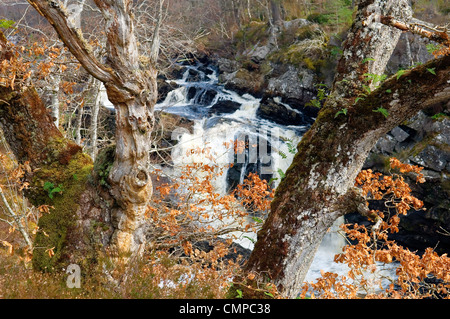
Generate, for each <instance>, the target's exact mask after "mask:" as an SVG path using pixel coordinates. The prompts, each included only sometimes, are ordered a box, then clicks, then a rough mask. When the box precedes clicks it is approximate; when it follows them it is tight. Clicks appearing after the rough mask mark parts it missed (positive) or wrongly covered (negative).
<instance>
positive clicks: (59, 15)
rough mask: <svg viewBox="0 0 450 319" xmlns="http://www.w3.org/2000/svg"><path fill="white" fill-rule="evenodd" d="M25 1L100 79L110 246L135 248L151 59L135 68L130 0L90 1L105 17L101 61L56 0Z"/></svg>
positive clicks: (146, 184)
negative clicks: (108, 162) (111, 130)
mask: <svg viewBox="0 0 450 319" xmlns="http://www.w3.org/2000/svg"><path fill="white" fill-rule="evenodd" d="M28 2H29V3H30V4H31V5H33V6H34V7H35V8H36V9H37V10H38V12H40V13H41V14H42V15H43V16H44V17H45V18H46V19H47V20H48V21H49V22H50V23H51V24H52V26H53V27H54V29H55V30H56V32H57V33H58V35H59V37H60V39H61V40H62V41H63V42H64V44H65V45H66V46H67V47H68V49H69V50H70V51H71V53H72V54H73V55H74V56H75V57H76V58H77V59H78V61H79V62H80V63H81V64H82V66H83V67H84V68H85V69H86V70H87V71H88V72H89V73H90V74H91V75H92V76H94V77H96V78H97V79H98V80H100V81H102V82H103V83H104V84H105V87H106V91H107V94H108V99H109V100H110V101H111V103H112V104H113V105H114V107H115V111H116V136H115V137H116V149H115V160H114V164H113V166H112V168H111V170H110V175H109V180H108V182H109V184H110V186H111V195H112V196H113V198H114V199H115V203H116V204H115V208H114V209H113V213H112V216H111V217H112V220H113V222H114V226H115V227H116V231H115V232H114V235H113V238H112V245H113V247H114V248H115V250H116V251H117V253H119V254H120V255H123V256H126V255H128V254H129V253H135V252H136V251H137V250H138V248H139V247H140V245H141V244H142V243H143V242H142V238H140V237H139V236H137V235H136V234H137V233H138V232H137V230H138V228H139V227H140V225H141V222H142V218H143V214H144V213H145V210H146V208H147V205H148V203H149V201H150V199H151V195H152V184H151V180H150V174H149V167H148V156H149V150H150V146H151V143H150V134H151V130H152V127H153V122H154V116H153V106H154V105H155V103H156V98H157V86H156V76H157V71H156V69H155V67H154V64H150V65H149V66H147V68H146V70H145V71H143V70H142V69H141V67H140V62H139V52H138V45H137V41H136V37H135V34H134V23H133V18H132V14H131V12H130V10H131V1H129V0H121V1H112V0H95V1H94V2H95V4H96V5H97V7H98V8H99V9H100V11H101V12H102V14H103V16H104V18H105V20H106V36H107V44H106V52H107V62H106V63H105V64H102V63H100V62H99V61H98V60H97V59H96V58H95V57H94V56H93V54H92V50H91V49H90V47H89V45H88V44H87V43H86V41H85V40H84V39H83V36H82V33H81V32H80V30H79V29H78V28H76V26H75V25H74V24H73V23H72V22H70V21H69V20H68V18H69V14H68V13H67V12H66V9H65V8H64V7H61V6H60V4H59V2H55V1H46V0H28ZM135 235H136V236H135Z"/></svg>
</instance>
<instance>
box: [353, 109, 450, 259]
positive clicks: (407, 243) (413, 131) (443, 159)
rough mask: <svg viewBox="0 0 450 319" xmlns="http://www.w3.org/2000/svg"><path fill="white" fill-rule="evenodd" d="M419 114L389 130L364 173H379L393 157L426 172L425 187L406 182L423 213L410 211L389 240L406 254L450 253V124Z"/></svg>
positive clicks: (355, 219) (358, 219)
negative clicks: (368, 170)
mask: <svg viewBox="0 0 450 319" xmlns="http://www.w3.org/2000/svg"><path fill="white" fill-rule="evenodd" d="M427 112H428V110H425V111H421V112H419V113H418V114H416V115H415V116H414V117H413V118H411V119H410V120H409V121H407V122H405V123H403V125H401V126H398V127H396V128H394V129H392V130H391V131H390V132H389V133H388V134H387V135H385V136H384V137H382V138H380V140H378V142H377V143H376V145H375V147H374V148H373V149H372V150H371V152H370V154H369V156H368V158H367V160H366V162H365V163H364V169H368V168H371V169H373V170H378V171H381V172H383V173H387V172H388V168H387V167H386V163H387V159H388V158H389V157H397V158H398V159H400V160H401V161H402V162H404V163H409V164H414V165H419V166H422V167H424V169H423V170H422V173H423V174H424V176H425V179H426V182H425V183H423V184H417V183H416V182H415V179H414V177H411V178H410V177H407V182H408V184H409V185H410V187H411V189H412V191H413V195H414V196H416V197H417V198H418V199H420V200H422V201H423V202H424V207H425V208H426V210H420V211H414V210H411V211H410V212H409V213H408V214H407V215H406V216H401V217H400V224H399V232H398V233H395V234H391V235H390V239H392V240H395V241H397V242H398V243H399V244H400V245H402V246H404V247H408V248H409V249H410V250H413V251H414V250H417V251H419V252H423V251H424V250H425V249H426V248H427V247H432V248H435V250H436V252H438V253H439V254H443V253H450V236H448V233H447V235H446V232H449V231H450V174H449V172H450V147H449V139H450V137H449V136H450V120H449V118H448V116H446V115H442V116H438V117H437V118H436V117H435V118H433V117H432V116H428V115H427V114H426V113H427ZM370 205H371V209H380V210H383V209H385V206H384V203H383V202H381V201H372V202H371V203H370ZM346 219H347V221H348V222H358V223H360V224H361V223H369V222H368V221H367V219H366V218H365V217H360V216H358V214H349V215H348V216H346Z"/></svg>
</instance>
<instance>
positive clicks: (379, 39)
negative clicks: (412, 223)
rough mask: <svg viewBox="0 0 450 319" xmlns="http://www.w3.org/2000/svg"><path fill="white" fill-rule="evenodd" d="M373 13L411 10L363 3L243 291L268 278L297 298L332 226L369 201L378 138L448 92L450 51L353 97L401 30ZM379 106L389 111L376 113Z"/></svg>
mask: <svg viewBox="0 0 450 319" xmlns="http://www.w3.org/2000/svg"><path fill="white" fill-rule="evenodd" d="M400 13H401V15H400ZM374 14H376V15H384V16H394V17H400V16H401V17H402V18H403V19H409V18H410V17H411V14H412V12H411V8H410V6H409V4H408V2H407V1H381V0H372V1H359V7H358V14H357V16H356V19H355V21H354V23H353V25H352V28H351V30H350V33H349V34H348V37H347V40H346V42H345V43H344V52H343V56H342V58H341V60H340V62H339V64H338V66H337V75H336V78H335V82H334V86H333V88H332V92H331V94H330V96H329V97H328V99H327V101H326V103H325V105H324V107H323V108H322V110H321V111H320V113H319V115H318V117H317V119H316V121H315V123H314V125H313V126H312V127H311V128H310V130H309V131H308V132H307V133H306V134H305V135H304V136H303V138H302V140H301V142H300V143H299V144H298V147H297V148H298V153H297V154H296V156H295V157H294V159H293V163H292V165H291V166H290V167H289V169H288V170H287V172H286V177H285V178H284V179H283V180H282V182H281V183H280V185H279V187H278V188H277V191H276V195H275V198H274V200H273V202H272V206H271V212H270V214H269V216H268V219H267V220H266V222H265V223H264V226H263V228H262V230H261V231H260V232H258V239H257V242H256V245H255V248H254V250H253V252H252V254H251V256H250V259H249V261H248V263H247V265H246V268H245V273H246V274H247V275H248V274H250V273H251V274H252V276H244V277H243V278H244V280H246V281H247V282H246V284H244V285H242V286H241V287H240V288H242V289H243V290H244V297H245V293H247V297H252V296H254V290H252V289H246V285H257V282H258V281H264V280H266V279H267V278H269V279H270V280H271V281H272V282H273V283H275V284H276V286H277V287H278V290H279V291H280V293H281V294H282V295H284V296H286V297H290V298H295V297H296V296H297V295H298V294H299V293H300V290H301V286H302V284H303V280H304V278H305V276H306V273H307V271H308V269H309V267H310V265H311V263H312V261H313V258H314V255H315V253H316V251H317V249H318V247H319V245H320V243H321V241H322V239H323V237H324V235H325V233H326V232H327V230H328V228H329V227H330V226H331V225H332V224H333V222H334V221H335V220H336V219H337V218H338V217H340V216H342V215H344V214H345V213H348V212H352V211H356V210H357V209H358V206H359V205H360V204H361V203H362V202H364V198H362V196H361V195H360V193H359V192H358V191H357V190H356V189H354V188H353V185H354V180H355V178H356V176H357V174H358V173H359V172H360V170H361V168H362V165H363V163H364V161H365V159H366V157H367V155H368V153H369V151H370V150H371V149H372V147H373V146H374V145H375V143H376V141H377V140H378V139H379V138H380V137H382V136H383V135H384V134H386V133H387V132H389V131H390V130H391V129H392V128H394V127H395V126H397V125H399V124H400V123H401V122H403V121H404V120H406V119H408V118H410V117H412V116H413V115H414V114H416V112H418V111H419V110H420V109H423V108H425V107H427V105H429V104H430V103H434V102H437V101H439V100H445V99H449V98H450V87H449V81H450V56H446V57H443V58H441V59H438V60H434V61H432V62H430V63H428V64H427V65H424V66H420V67H417V68H415V69H413V70H411V71H408V72H407V73H405V74H404V75H403V76H401V77H400V78H397V77H395V76H394V77H392V78H390V79H388V80H387V81H385V82H384V83H383V84H382V85H381V86H380V87H379V88H378V89H376V90H374V91H373V92H372V93H371V94H369V95H368V96H365V97H364V99H358V101H357V102H355V101H356V98H357V97H358V96H359V97H363V96H362V95H361V94H362V93H363V91H362V83H365V82H364V81H365V74H367V73H372V74H378V75H380V74H383V72H384V68H385V65H386V63H387V61H388V59H389V57H390V55H391V53H392V51H393V49H394V48H395V46H396V43H397V40H398V38H399V36H400V31H399V30H397V29H394V28H391V27H388V26H385V25H382V24H381V23H378V22H377V21H370V19H371V18H373V17H374V16H375V15H374ZM367 58H371V59H367ZM427 69H433V70H435V73H436V74H435V75H434V74H433V73H431V72H429V71H428V70H427ZM372 88H373V89H374V88H375V85H374V83H372ZM380 107H382V108H384V109H385V110H386V111H387V112H388V114H389V115H388V116H387V117H385V116H384V115H383V114H382V113H380V112H376V111H377V110H378V111H379V108H380ZM344 109H345V112H340V111H342V110H344ZM253 275H254V276H253ZM245 278H255V279H253V280H248V279H245ZM257 296H258V295H257ZM258 297H260V296H258Z"/></svg>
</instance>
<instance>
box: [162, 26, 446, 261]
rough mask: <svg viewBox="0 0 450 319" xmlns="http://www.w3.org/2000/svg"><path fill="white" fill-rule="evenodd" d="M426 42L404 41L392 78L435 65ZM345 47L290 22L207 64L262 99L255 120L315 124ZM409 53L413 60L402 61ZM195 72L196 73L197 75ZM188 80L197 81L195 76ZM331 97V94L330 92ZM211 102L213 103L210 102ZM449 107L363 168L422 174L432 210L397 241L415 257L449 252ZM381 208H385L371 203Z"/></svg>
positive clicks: (384, 144) (250, 31)
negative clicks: (399, 166)
mask: <svg viewBox="0 0 450 319" xmlns="http://www.w3.org/2000/svg"><path fill="white" fill-rule="evenodd" d="M425 44H426V41H424V40H422V39H420V38H419V37H417V36H413V35H403V36H402V37H401V39H400V41H399V43H398V46H397V49H396V51H395V52H394V54H393V56H392V58H391V61H390V62H389V65H388V69H387V72H388V73H390V74H392V73H395V72H396V71H397V70H399V69H401V68H403V69H405V68H408V67H411V66H412V65H414V64H417V63H424V62H426V61H427V60H429V59H431V58H432V55H430V54H429V53H428V52H427V50H426V48H425ZM339 46H340V43H339V41H338V40H337V39H334V38H333V39H329V38H328V37H327V35H325V33H324V32H323V31H322V30H321V29H320V26H319V25H317V24H315V23H312V22H310V21H307V20H304V19H296V20H293V21H289V22H285V23H284V24H283V25H282V26H279V27H278V28H277V29H276V30H270V29H269V28H268V26H267V24H264V23H261V22H252V23H250V24H249V25H248V26H246V27H245V28H243V30H241V31H239V32H238V34H237V35H236V44H235V49H236V50H235V55H234V56H227V57H223V56H217V55H214V54H212V55H211V56H208V57H206V56H205V57H202V58H201V59H202V62H203V63H205V64H207V65H208V64H209V65H214V67H215V68H217V69H218V72H219V83H220V84H222V85H224V86H225V88H227V89H229V90H233V91H235V92H237V93H239V94H241V95H242V94H246V93H249V94H251V95H253V96H255V97H258V98H261V101H260V105H259V107H258V110H257V115H258V116H259V117H260V118H263V119H267V120H270V121H272V122H275V123H277V124H281V125H293V124H297V125H299V124H302V125H311V124H312V123H313V122H314V118H315V117H316V116H317V114H318V112H319V108H317V107H314V106H312V103H311V100H314V99H316V103H314V104H315V105H316V106H317V105H320V101H319V99H317V93H318V88H319V85H321V86H320V88H323V87H326V86H328V87H329V86H331V84H332V80H333V77H334V67H335V65H336V61H337V59H338V57H339V50H340V48H339ZM404 52H406V53H407V54H403V53H404ZM180 72H181V69H180V68H179V67H176V68H174V70H173V73H172V74H171V75H169V76H168V77H166V78H165V79H164V81H163V82H164V84H163V85H161V86H160V94H161V99H162V98H164V97H165V96H166V95H167V92H168V91H170V90H171V89H173V88H174V87H176V83H174V82H170V81H167V79H169V80H170V79H171V78H172V79H173V78H177V77H179V76H180ZM191 73H192V74H191ZM191 73H189V75H188V79H187V80H189V78H191V79H192V81H195V80H196V77H197V76H198V75H197V74H195V72H191ZM325 91H326V89H325ZM209 98H211V100H212V99H213V98H214V97H213V96H210V97H209ZM228 102H230V101H222V102H220V103H218V104H217V105H215V106H214V107H212V108H211V110H210V112H212V113H227V112H234V111H235V110H236V109H237V108H238V105H233V104H232V103H228ZM449 145H450V105H449V104H442V105H441V104H440V105H434V106H432V107H431V108H429V109H427V110H425V111H424V112H420V113H419V114H417V115H415V116H414V117H412V118H411V119H410V120H409V121H407V122H405V123H403V125H400V126H398V127H396V128H394V129H393V130H392V131H391V132H389V133H388V134H387V135H386V136H384V137H382V138H381V139H380V140H379V141H378V142H377V144H376V145H375V147H374V148H373V150H372V151H371V153H370V156H369V157H368V159H367V161H366V163H365V165H364V168H371V169H373V170H378V171H381V172H386V171H387V163H388V158H389V157H397V158H398V159H400V160H401V161H403V162H405V163H411V164H415V165H420V166H423V167H424V173H425V177H426V179H427V182H426V183H425V184H420V185H419V184H415V182H413V181H411V183H410V184H411V186H412V188H413V191H414V195H415V196H416V197H418V198H419V199H421V200H423V201H424V203H425V207H426V210H422V211H418V212H414V211H412V212H410V214H409V215H408V216H405V217H402V218H401V223H400V232H399V233H398V234H395V235H393V239H395V240H397V241H398V242H399V243H400V244H402V245H404V246H406V247H409V248H410V249H412V250H419V251H422V250H424V249H425V248H426V247H435V248H436V251H437V252H439V253H446V252H450V234H449V232H450V200H449V198H450V196H449V195H450V173H449V172H450V146H449ZM372 205H374V207H375V206H377V205H379V203H378V204H377V203H372ZM347 220H348V221H350V222H358V223H365V222H367V221H366V220H365V218H363V217H360V216H357V215H356V214H349V215H348V216H347Z"/></svg>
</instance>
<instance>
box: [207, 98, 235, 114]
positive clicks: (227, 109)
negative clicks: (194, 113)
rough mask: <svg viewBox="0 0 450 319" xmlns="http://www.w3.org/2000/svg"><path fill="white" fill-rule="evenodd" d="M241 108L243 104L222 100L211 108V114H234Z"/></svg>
mask: <svg viewBox="0 0 450 319" xmlns="http://www.w3.org/2000/svg"><path fill="white" fill-rule="evenodd" d="M240 107H241V104H240V103H238V102H234V101H231V100H220V101H218V102H217V103H216V104H214V105H213V106H211V107H210V109H209V114H224V113H234V112H236V111H237V110H238V109H239V108H240Z"/></svg>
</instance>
